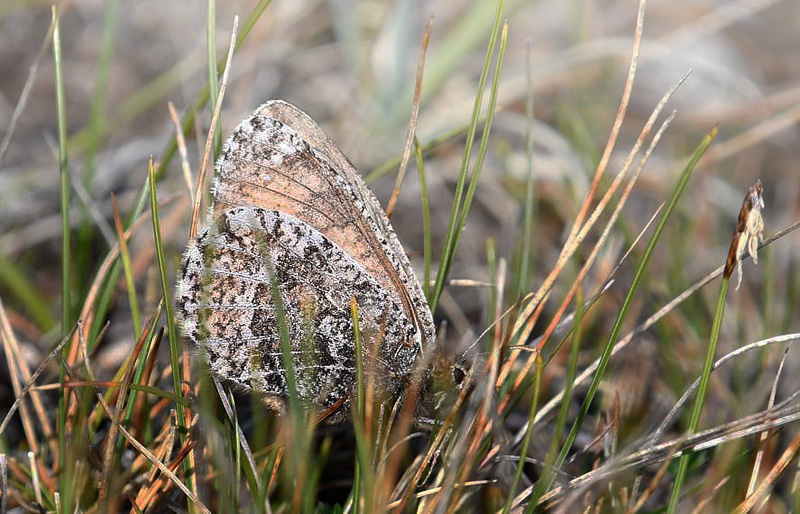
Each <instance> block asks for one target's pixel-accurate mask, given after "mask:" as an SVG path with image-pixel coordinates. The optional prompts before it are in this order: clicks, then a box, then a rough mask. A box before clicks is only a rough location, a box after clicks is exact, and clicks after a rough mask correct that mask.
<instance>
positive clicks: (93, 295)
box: [67, 196, 175, 365]
mask: <svg viewBox="0 0 800 514" xmlns="http://www.w3.org/2000/svg"><path fill="white" fill-rule="evenodd" d="M174 198H175V196H170V197H168V198H165V199H164V200H162V201H161V204H160V205H159V208H162V207H165V206H167V205H169V204H170V203H171V202H172V200H173V199H174ZM149 217H150V212H149V210H147V211H145V212H143V213H142V215H141V216H139V218H138V219H137V220H136V221H134V222H133V223H132V224H131V226H130V227H129V228H128V230H126V231H125V234H123V235H124V239H125V241H128V240H130V238H131V235H132V234H133V232H134V231H136V230H137V229H138V228H139V227H140V226H141V225H142V223H143V222H144V221H147V220H148V219H149ZM119 250H120V246H119V242H116V243H114V245H113V246H112V247H111V248H109V250H108V253H107V254H106V257H105V259H103V262H102V263H101V264H100V267H99V268H98V270H97V273H96V274H95V277H94V280H93V281H92V284H91V287H90V288H89V291H88V292H87V293H86V299H85V300H84V302H83V307H82V309H81V313H80V316H79V317H78V319H80V320H82V322H83V330H82V331H81V332H82V333H81V335H80V337H88V336H89V330H90V328H91V325H92V320H93V319H94V312H93V309H94V306H95V301H97V296H98V294H99V293H100V288H101V287H102V285H103V281H104V280H105V278H106V276H108V272H109V271H110V270H111V267H112V266H113V265H114V261H116V260H117V257H119ZM78 337H79V336H78V334H77V333H74V334H73V335H72V343H71V344H70V354H69V357H68V358H67V363H69V364H70V365H73V364H74V363H75V362H77V359H78V354H79V352H80V350H79V341H78Z"/></svg>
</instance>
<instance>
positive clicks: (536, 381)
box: [503, 354, 544, 514]
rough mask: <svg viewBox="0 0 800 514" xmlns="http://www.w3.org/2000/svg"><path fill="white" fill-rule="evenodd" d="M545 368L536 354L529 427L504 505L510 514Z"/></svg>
mask: <svg viewBox="0 0 800 514" xmlns="http://www.w3.org/2000/svg"><path fill="white" fill-rule="evenodd" d="M543 369H544V366H543V361H542V356H541V354H539V355H537V356H536V370H535V372H534V375H533V393H532V396H531V403H530V408H529V409H528V427H527V428H526V429H525V438H524V439H523V440H522V447H521V448H520V451H519V462H518V463H517V469H516V471H515V472H514V480H513V481H512V482H511V489H509V491H508V497H507V498H506V503H505V505H504V506H503V514H508V513H509V512H510V511H511V505H512V503H513V501H514V495H515V494H517V488H518V487H519V481H520V479H521V478H522V471H523V468H524V467H525V458H526V457H527V456H528V447H529V446H530V442H531V435H532V433H533V430H532V428H533V420H534V418H535V417H536V411H537V410H538V408H539V386H540V385H541V381H542V370H543Z"/></svg>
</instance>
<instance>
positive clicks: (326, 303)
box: [177, 100, 463, 420]
mask: <svg viewBox="0 0 800 514" xmlns="http://www.w3.org/2000/svg"><path fill="white" fill-rule="evenodd" d="M273 284H274V285H276V286H277V291H278V292H279V294H280V304H282V311H283V314H284V315H285V319H286V326H287V328H288V330H287V331H288V336H289V341H290V343H291V354H292V364H293V368H294V371H295V374H296V378H297V384H296V387H297V392H298V396H299V397H300V398H301V399H302V400H303V401H304V402H306V403H309V404H315V405H316V406H317V407H318V408H319V410H320V412H328V413H330V412H334V411H335V412H344V411H346V410H347V409H346V407H347V406H348V405H349V402H350V398H351V397H352V396H353V394H354V391H355V380H356V352H355V343H354V341H355V339H354V337H355V333H354V317H353V313H352V311H351V302H352V300H353V299H355V303H356V304H357V309H356V312H357V319H358V324H359V330H360V334H361V336H362V339H363V340H364V342H365V343H364V346H363V347H364V348H367V350H366V351H367V352H368V353H369V356H370V357H371V362H372V363H373V364H374V373H373V374H372V376H373V377H374V380H375V383H376V385H377V388H376V389H377V391H378V393H379V394H380V396H381V397H384V398H387V399H391V398H396V397H397V396H398V395H399V394H400V392H401V391H402V389H403V388H404V387H405V386H406V385H407V384H408V382H409V380H411V377H412V373H413V370H414V366H415V363H416V361H417V359H418V358H419V356H420V355H421V354H422V353H424V352H427V351H429V350H430V349H432V348H433V347H434V345H435V341H436V337H435V331H434V323H433V317H432V315H431V311H430V309H429V307H428V303H427V302H426V300H425V296H424V294H423V292H422V289H421V287H420V285H419V282H418V281H417V278H416V275H415V274H414V270H413V268H412V267H411V265H410V263H409V261H408V257H407V256H406V254H405V252H404V251H403V247H402V246H401V245H400V242H399V241H398V239H397V236H396V235H395V233H394V230H393V229H392V227H391V225H390V223H389V220H388V219H387V217H386V216H385V215H384V213H383V210H382V209H381V207H380V204H379V203H378V201H377V199H376V198H375V196H374V195H373V194H372V192H371V191H370V190H369V189H368V188H367V186H366V184H365V183H364V181H363V180H362V179H361V177H360V176H359V174H358V173H357V171H356V170H355V168H354V167H353V165H352V164H351V163H350V161H348V159H347V158H346V157H345V156H344V155H343V154H342V152H341V151H340V150H339V149H338V148H337V147H336V145H335V144H334V143H333V142H332V141H331V140H330V139H329V138H328V136H327V135H326V134H325V133H324V132H323V131H322V129H320V127H319V126H318V125H317V124H316V123H315V122H314V121H313V120H312V119H311V118H310V117H309V116H308V115H307V114H305V113H304V112H303V111H301V110H300V109H298V108H297V107H294V106H293V105H291V104H289V103H286V102H283V101H279V100H273V101H269V102H267V103H265V104H263V105H262V106H261V107H259V108H258V109H256V111H255V112H254V113H253V114H252V115H251V116H250V117H248V118H247V119H245V120H244V121H242V122H241V123H240V124H239V126H238V127H237V128H236V129H235V130H234V132H233V134H232V135H231V136H230V138H229V139H228V140H227V142H226V143H225V145H224V148H223V152H222V155H221V157H220V159H219V161H218V163H217V166H216V173H215V177H214V183H213V189H212V208H211V223H210V224H209V226H208V227H206V228H205V229H204V230H202V231H201V232H200V233H199V234H198V235H197V237H196V238H195V239H194V240H193V241H191V242H190V244H189V246H188V248H187V250H186V252H185V254H184V258H183V263H182V269H181V276H180V278H179V280H178V286H177V304H178V312H179V314H180V317H181V321H182V326H183V330H184V332H185V334H186V335H187V336H188V338H189V339H190V340H191V341H192V342H193V343H195V344H196V345H197V346H198V347H199V348H200V349H201V350H202V354H203V356H204V357H205V359H206V361H207V362H208V365H209V368H210V370H211V372H212V373H214V374H215V375H216V376H217V377H219V378H220V379H222V380H223V381H224V382H227V383H229V384H232V385H234V386H237V387H239V388H240V389H243V390H245V391H251V392H255V393H257V394H259V395H261V396H262V397H263V398H264V401H265V403H267V405H268V406H270V407H272V408H274V409H276V410H279V411H280V410H283V409H284V408H285V405H286V404H285V401H286V397H287V394H288V383H287V375H286V368H285V366H284V361H283V360H282V353H281V335H280V334H281V331H280V327H279V325H278V316H277V314H278V313H276V304H275V301H274V298H273ZM456 376H457V377H459V378H462V377H463V373H460V370H459V373H458V374H456ZM335 418H336V419H337V420H339V419H341V418H342V416H335Z"/></svg>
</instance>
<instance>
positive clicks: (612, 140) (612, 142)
mask: <svg viewBox="0 0 800 514" xmlns="http://www.w3.org/2000/svg"><path fill="white" fill-rule="evenodd" d="M646 4H647V1H646V0H639V10H638V12H637V14H636V30H635V31H634V36H633V49H632V51H631V62H630V65H629V66H628V77H627V79H626V80H625V88H624V89H623V90H622V99H621V100H620V103H619V109H617V116H616V117H615V118H614V125H613V126H612V127H611V134H610V135H609V136H608V142H607V143H606V147H605V149H604V150H603V156H602V157H601V158H600V162H599V163H598V165H597V171H595V174H594V178H593V179H592V184H591V185H590V186H589V191H588V192H587V193H586V198H585V199H584V201H583V204H582V205H581V208H580V210H579V211H578V215H577V216H576V217H575V223H574V224H573V225H572V230H571V232H570V234H569V237H568V238H567V244H566V245H564V248H565V249H566V248H567V247H568V246H570V244H569V243H570V242H572V240H573V238H574V237H575V234H577V233H578V231H579V230H580V229H582V228H583V218H585V217H586V213H587V212H589V206H590V205H591V203H592V198H594V195H595V192H596V191H597V187H598V186H599V184H600V179H601V178H602V176H603V174H604V173H605V170H606V167H608V161H609V160H610V159H611V152H612V151H613V150H614V147H615V146H616V144H617V138H618V137H619V132H620V129H621V128H622V121H623V120H624V119H625V113H626V112H627V111H628V103H629V102H630V99H631V92H632V91H633V79H634V78H635V77H636V68H637V66H638V64H639V51H640V50H641V46H642V32H643V31H644V9H645V5H646ZM559 261H561V257H559Z"/></svg>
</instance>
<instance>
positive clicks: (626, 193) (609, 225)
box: [501, 77, 685, 409]
mask: <svg viewBox="0 0 800 514" xmlns="http://www.w3.org/2000/svg"><path fill="white" fill-rule="evenodd" d="M684 79H685V77H684ZM682 82H683V80H681V82H678V83H677V84H675V85H674V86H673V87H672V89H670V91H669V92H667V94H666V95H664V97H663V98H662V100H661V102H660V103H659V106H658V107H656V109H655V110H654V111H653V115H652V116H651V117H650V120H648V122H647V125H646V126H645V129H644V130H643V131H642V135H643V136H645V137H646V135H645V134H649V132H650V127H652V126H653V124H654V123H655V120H656V118H657V116H658V113H660V112H661V109H662V108H663V106H664V105H665V104H666V102H667V100H668V99H669V98H670V97H671V96H672V94H673V93H674V92H675V91H676V90H677V88H678V87H679V86H680V84H681V83H682ZM674 117H675V111H673V112H672V113H671V114H670V115H669V117H667V119H666V120H664V122H663V123H662V124H661V127H660V128H659V130H658V131H657V132H656V134H655V136H653V140H652V141H651V142H650V146H649V147H648V149H647V151H646V152H645V154H644V156H642V158H641V159H640V161H639V165H638V166H637V167H636V170H635V171H634V173H633V175H632V176H631V177H630V179H629V180H628V184H627V185H626V187H625V189H624V190H623V192H622V195H621V197H620V200H619V202H618V203H617V206H616V208H615V209H614V212H613V213H612V214H611V217H610V218H609V220H608V223H606V226H605V228H604V229H603V232H602V234H601V235H600V238H599V239H598V241H597V243H596V244H595V246H594V248H593V249H592V252H591V254H590V255H589V257H588V258H587V259H586V262H585V263H584V264H583V266H582V267H581V270H580V271H579V272H578V275H577V277H576V278H575V280H574V281H573V283H572V286H571V287H570V290H569V292H568V293H567V295H566V296H565V297H564V299H563V301H562V302H561V305H560V306H559V308H558V310H557V311H556V314H555V315H554V316H553V319H552V320H551V322H550V324H549V325H548V327H547V329H546V330H545V333H544V334H543V335H542V337H541V339H540V340H539V341H538V342H537V348H542V347H543V346H544V344H545V343H547V341H548V339H549V337H550V336H551V335H552V334H553V332H554V331H555V329H556V327H557V326H558V324H559V323H560V321H561V318H562V316H563V315H564V313H565V312H566V310H567V308H568V307H569V304H570V303H571V302H572V298H573V297H574V295H575V293H576V292H577V289H578V287H579V285H580V284H582V283H583V281H584V280H585V279H586V276H587V275H588V273H589V270H590V269H591V267H592V265H594V261H595V260H596V259H597V256H598V255H599V254H600V249H601V248H602V247H603V245H604V243H605V241H606V240H607V239H608V236H609V235H610V234H611V229H612V228H613V226H614V224H615V223H616V221H617V218H619V215H620V214H621V213H622V208H623V207H624V206H625V204H626V202H627V200H628V197H629V196H630V193H631V191H632V190H633V186H634V185H635V184H636V181H637V179H638V178H639V175H640V174H641V172H642V170H643V169H644V166H645V164H646V163H647V160H648V159H649V157H650V155H651V154H652V152H653V150H654V149H655V147H656V146H657V145H658V143H659V141H660V140H661V136H662V135H663V134H664V131H665V130H666V129H667V127H669V124H670V123H671V122H672V120H673V119H674ZM637 143H638V142H637ZM636 153H638V151H637V152H636ZM629 166H630V164H628V163H626V165H625V166H623V171H621V172H620V173H619V174H618V175H617V177H616V178H615V179H614V184H612V185H611V187H609V192H611V191H612V190H614V189H616V188H617V187H618V186H619V184H621V181H622V177H623V174H624V173H625V172H626V171H627V168H628V167H629ZM608 198H610V196H609V195H608V193H607V194H606V197H604V198H603V201H607V199H608ZM602 204H603V202H602V201H601V203H600V204H599V205H598V206H597V209H596V210H595V212H594V213H593V214H592V217H591V218H590V221H588V222H587V223H586V225H587V227H588V226H589V225H590V224H593V223H594V221H596V219H597V217H596V216H599V209H600V208H601V206H602ZM586 234H587V233H586V232H584V231H583V230H581V232H580V234H579V235H578V238H577V239H578V240H580V241H582V239H583V238H584V237H585V236H586ZM642 234H643V232H642V233H640V234H639V237H641V235H642ZM637 240H638V238H637ZM530 330H533V325H532V324H528V325H527V326H526V328H525V331H524V332H523V333H522V336H521V337H520V340H521V341H526V340H527V339H528V337H529V335H530ZM533 362H534V359H529V360H528V362H527V363H526V364H525V366H524V367H523V370H522V371H521V372H520V373H519V375H518V377H517V379H516V381H515V382H514V389H516V388H518V387H520V385H521V384H522V382H523V381H524V380H525V377H526V376H527V374H528V372H529V371H530V368H531V366H533ZM512 365H513V359H509V362H508V364H507V365H506V370H507V372H506V373H505V375H507V374H508V373H510V370H511V366H512ZM506 403H507V402H506ZM504 407H505V404H503V405H501V409H502V408H504Z"/></svg>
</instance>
